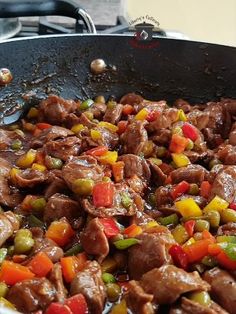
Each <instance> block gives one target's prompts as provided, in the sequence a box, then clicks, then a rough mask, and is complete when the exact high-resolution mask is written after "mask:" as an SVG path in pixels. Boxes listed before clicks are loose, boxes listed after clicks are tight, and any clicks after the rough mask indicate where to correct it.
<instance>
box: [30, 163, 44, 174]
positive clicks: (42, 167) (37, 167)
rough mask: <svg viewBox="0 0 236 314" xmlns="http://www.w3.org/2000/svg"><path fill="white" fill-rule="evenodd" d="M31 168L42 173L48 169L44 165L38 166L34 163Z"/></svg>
mask: <svg viewBox="0 0 236 314" xmlns="http://www.w3.org/2000/svg"><path fill="white" fill-rule="evenodd" d="M31 168H32V169H34V170H38V171H41V172H43V171H45V170H46V169H47V168H46V167H45V166H44V165H40V164H37V163H33V165H32V166H31Z"/></svg>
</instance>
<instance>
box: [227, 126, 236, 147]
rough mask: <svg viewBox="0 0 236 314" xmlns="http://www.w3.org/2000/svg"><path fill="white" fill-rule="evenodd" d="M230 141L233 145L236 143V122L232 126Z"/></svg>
mask: <svg viewBox="0 0 236 314" xmlns="http://www.w3.org/2000/svg"><path fill="white" fill-rule="evenodd" d="M229 143H230V144H231V145H233V146H235V145H236V123H234V124H233V125H232V128H231V130H230V133H229Z"/></svg>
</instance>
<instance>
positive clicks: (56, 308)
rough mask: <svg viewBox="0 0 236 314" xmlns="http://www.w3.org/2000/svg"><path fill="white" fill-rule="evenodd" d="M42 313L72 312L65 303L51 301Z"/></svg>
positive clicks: (67, 313)
mask: <svg viewBox="0 0 236 314" xmlns="http://www.w3.org/2000/svg"><path fill="white" fill-rule="evenodd" d="M44 314H73V312H72V311H71V310H70V308H69V307H68V306H67V305H64V304H61V303H57V302H53V303H51V304H50V305H49V307H48V308H47V309H46V311H45V313H44Z"/></svg>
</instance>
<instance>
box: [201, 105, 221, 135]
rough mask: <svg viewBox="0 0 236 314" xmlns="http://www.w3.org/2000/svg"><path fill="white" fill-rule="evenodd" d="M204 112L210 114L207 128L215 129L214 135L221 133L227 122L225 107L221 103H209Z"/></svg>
mask: <svg viewBox="0 0 236 314" xmlns="http://www.w3.org/2000/svg"><path fill="white" fill-rule="evenodd" d="M204 112H205V113H208V114H209V121H208V123H207V127H208V128H211V129H214V133H221V132H222V131H223V129H224V122H225V114H224V108H223V105H222V104H221V103H215V102H209V103H208V104H207V107H206V108H205V109H204Z"/></svg>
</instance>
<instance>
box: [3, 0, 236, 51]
mask: <svg viewBox="0 0 236 314" xmlns="http://www.w3.org/2000/svg"><path fill="white" fill-rule="evenodd" d="M0 1H1V0H0ZM11 1H13V0H11ZM45 1H47V0H45ZM74 2H77V3H78V4H80V5H81V6H82V7H84V8H85V9H86V10H87V11H88V13H89V14H90V15H91V16H92V18H93V20H94V22H95V24H96V26H98V29H102V30H103V31H104V32H106V28H107V29H109V27H110V26H114V25H116V24H117V16H122V17H123V18H124V19H123V20H122V21H123V22H124V21H125V20H126V22H127V23H128V22H129V21H131V20H134V19H136V18H138V17H140V16H143V15H149V16H152V17H153V18H155V19H156V20H157V21H159V23H160V27H161V28H162V29H164V30H166V31H167V34H168V35H173V34H174V36H175V37H177V38H189V39H191V40H199V41H205V42H212V43H219V44H224V45H231V46H236V1H235V0H225V1H220V0H219V1H216V0H198V1H196V0H145V1H142V0H74ZM38 20H39V19H38V18H35V17H34V18H29V17H27V18H26V17H24V18H21V22H22V25H21V33H18V34H17V35H16V36H28V34H29V33H28V29H27V30H26V28H25V27H26V26H27V27H28V26H29V25H28V22H31V21H38ZM49 21H50V22H51V21H52V22H56V23H59V24H60V23H62V24H66V25H69V28H70V29H71V30H72V31H73V25H74V20H73V19H70V18H62V17H60V18H59V17H50V18H49ZM119 23H121V21H119V22H118V24H119ZM101 25H102V26H104V27H102V28H101V27H100V28H99V26H101ZM30 26H31V24H30ZM34 27H35V25H33V28H32V32H31V34H30V35H31V36H33V35H34V32H35V28H34ZM17 31H19V28H18V29H17ZM107 32H109V31H108V30H107ZM39 33H40V34H44V33H43V32H39ZM45 33H46V34H47V32H45ZM120 33H122V31H120Z"/></svg>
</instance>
